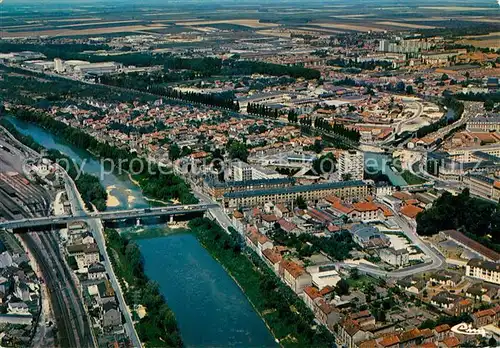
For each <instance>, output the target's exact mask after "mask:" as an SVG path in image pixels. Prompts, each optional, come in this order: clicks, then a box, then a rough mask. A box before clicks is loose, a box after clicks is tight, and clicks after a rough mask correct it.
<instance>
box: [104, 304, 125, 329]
mask: <svg viewBox="0 0 500 348" xmlns="http://www.w3.org/2000/svg"><path fill="white" fill-rule="evenodd" d="M102 310H103V314H102V326H103V328H104V329H105V330H106V329H107V328H110V327H116V326H119V325H121V323H122V314H121V312H120V311H119V310H118V306H117V305H116V303H115V302H107V303H105V304H103V305H102Z"/></svg>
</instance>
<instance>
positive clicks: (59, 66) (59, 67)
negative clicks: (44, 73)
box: [54, 58, 64, 73]
mask: <svg viewBox="0 0 500 348" xmlns="http://www.w3.org/2000/svg"><path fill="white" fill-rule="evenodd" d="M54 70H55V71H56V72H58V73H61V72H64V62H63V61H62V59H60V58H54Z"/></svg>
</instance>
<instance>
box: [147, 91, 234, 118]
mask: <svg viewBox="0 0 500 348" xmlns="http://www.w3.org/2000/svg"><path fill="white" fill-rule="evenodd" d="M147 91H148V92H150V93H153V94H158V95H162V96H165V97H167V98H173V99H180V100H185V101H190V102H193V103H200V104H205V105H211V106H216V107H219V108H224V109H229V110H232V111H236V112H238V111H240V103H239V102H238V101H237V100H236V101H235V100H234V97H232V96H231V97H227V96H224V95H222V94H218V93H197V92H182V91H179V90H177V89H173V88H165V87H161V86H153V87H150V88H148V89H147Z"/></svg>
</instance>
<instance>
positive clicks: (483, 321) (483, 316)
mask: <svg viewBox="0 0 500 348" xmlns="http://www.w3.org/2000/svg"><path fill="white" fill-rule="evenodd" d="M471 318H472V322H473V323H474V326H475V327H476V328H480V327H482V326H486V325H490V324H496V325H497V324H498V321H499V320H500V306H499V305H497V306H495V307H493V308H489V309H484V310H481V311H477V312H474V313H472V314H471Z"/></svg>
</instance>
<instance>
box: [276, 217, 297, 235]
mask: <svg viewBox="0 0 500 348" xmlns="http://www.w3.org/2000/svg"><path fill="white" fill-rule="evenodd" d="M278 224H279V225H280V227H281V229H282V230H283V231H285V232H291V231H293V230H294V229H296V228H297V225H295V224H294V223H292V222H290V221H288V220H285V219H280V220H278Z"/></svg>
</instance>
